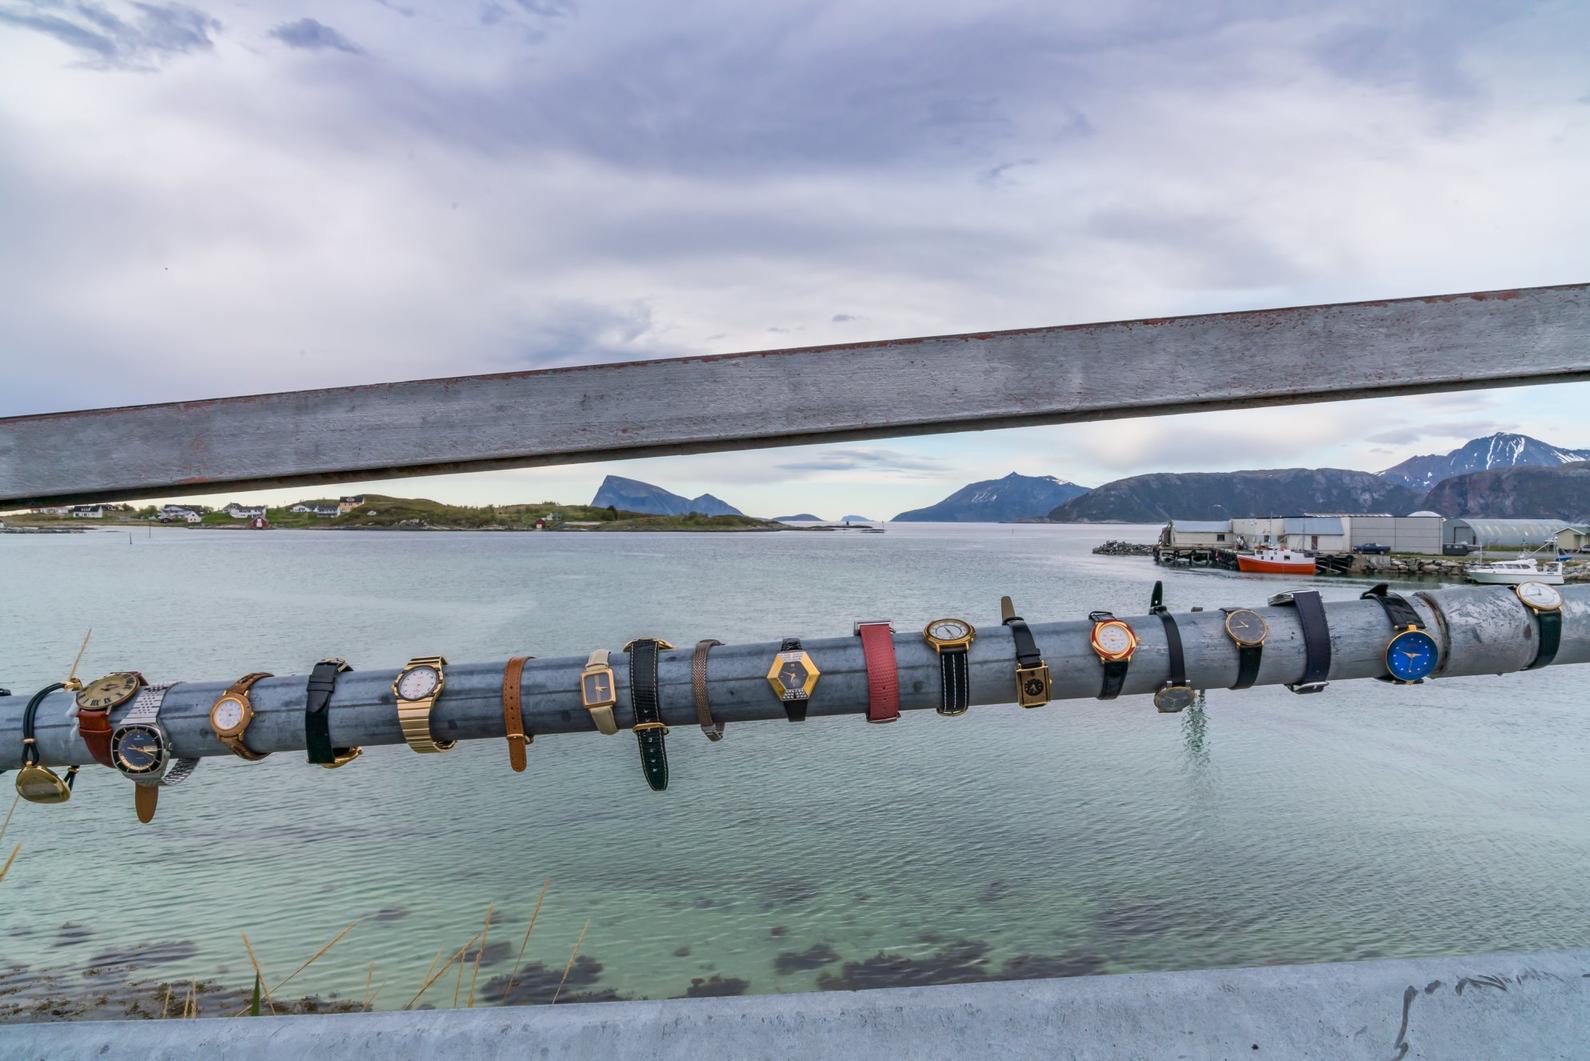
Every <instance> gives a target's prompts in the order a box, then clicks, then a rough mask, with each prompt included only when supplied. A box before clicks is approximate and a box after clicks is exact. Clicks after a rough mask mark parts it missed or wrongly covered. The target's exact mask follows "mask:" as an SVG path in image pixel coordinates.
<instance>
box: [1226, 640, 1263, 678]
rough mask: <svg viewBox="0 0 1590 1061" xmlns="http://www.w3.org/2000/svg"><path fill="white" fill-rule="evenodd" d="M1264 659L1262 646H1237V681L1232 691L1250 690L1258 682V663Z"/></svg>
mask: <svg viewBox="0 0 1590 1061" xmlns="http://www.w3.org/2000/svg"><path fill="white" fill-rule="evenodd" d="M1263 659H1264V646H1263V645H1238V646H1237V681H1236V684H1235V685H1233V686H1232V688H1233V689H1251V688H1252V687H1253V683H1254V682H1256V681H1258V680H1259V663H1260V661H1262V660H1263Z"/></svg>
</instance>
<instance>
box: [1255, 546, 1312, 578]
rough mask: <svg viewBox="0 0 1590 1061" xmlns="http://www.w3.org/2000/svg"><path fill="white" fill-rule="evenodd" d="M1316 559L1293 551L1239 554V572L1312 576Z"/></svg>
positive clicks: (1263, 550)
mask: <svg viewBox="0 0 1590 1061" xmlns="http://www.w3.org/2000/svg"><path fill="white" fill-rule="evenodd" d="M1314 566H1315V565H1314V558H1313V557H1312V556H1308V555H1306V554H1304V553H1300V552H1294V551H1293V550H1291V549H1255V550H1254V551H1253V552H1251V553H1238V554H1237V570H1238V571H1247V572H1249V573H1250V574H1258V575H1312V574H1313V573H1314Z"/></svg>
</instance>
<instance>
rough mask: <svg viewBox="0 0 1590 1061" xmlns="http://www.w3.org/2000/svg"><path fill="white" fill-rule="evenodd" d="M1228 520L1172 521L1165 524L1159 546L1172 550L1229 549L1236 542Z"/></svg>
mask: <svg viewBox="0 0 1590 1061" xmlns="http://www.w3.org/2000/svg"><path fill="white" fill-rule="evenodd" d="M1231 523H1232V521H1231V520H1229V519H1173V520H1171V521H1170V522H1169V523H1167V524H1165V530H1164V531H1163V532H1162V533H1161V534H1160V538H1159V540H1160V544H1161V545H1168V546H1170V547H1171V548H1172V549H1211V548H1218V549H1229V548H1231V547H1232V546H1233V545H1234V544H1235V542H1236V535H1234V534H1233V533H1232V532H1231Z"/></svg>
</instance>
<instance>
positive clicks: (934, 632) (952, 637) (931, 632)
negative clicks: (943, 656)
mask: <svg viewBox="0 0 1590 1061" xmlns="http://www.w3.org/2000/svg"><path fill="white" fill-rule="evenodd" d="M971 632H972V624H971V623H966V622H962V621H961V620H959V619H935V620H933V621H932V622H931V623H929V624H928V628H927V634H928V637H930V638H932V639H933V640H935V641H964V640H966V638H967V636H968V635H969V634H971Z"/></svg>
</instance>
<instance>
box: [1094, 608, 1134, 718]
mask: <svg viewBox="0 0 1590 1061" xmlns="http://www.w3.org/2000/svg"><path fill="white" fill-rule="evenodd" d="M1088 618H1089V619H1090V620H1091V621H1092V622H1093V633H1092V634H1091V635H1090V636H1089V637H1088V643H1089V644H1091V645H1092V646H1093V652H1094V654H1095V655H1097V656H1098V657H1099V662H1100V663H1101V664H1103V665H1104V685H1103V686H1102V687H1101V688H1100V689H1099V699H1100V700H1114V699H1115V698H1116V697H1117V696H1120V695H1121V685H1122V684H1123V683H1124V682H1125V681H1126V668H1127V666H1128V665H1130V664H1131V662H1132V656H1133V654H1134V653H1136V652H1137V634H1136V633H1135V632H1133V630H1132V628H1131V627H1130V626H1127V625H1126V623H1125V622H1123V621H1122V620H1120V619H1117V618H1116V617H1115V616H1114V615H1112V614H1111V613H1109V612H1089V613H1088Z"/></svg>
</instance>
